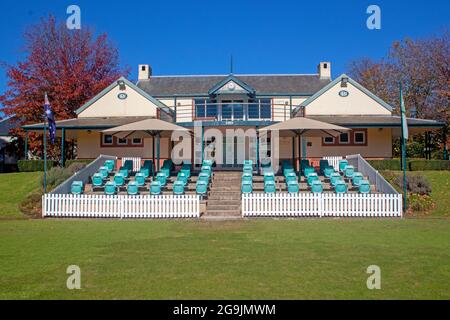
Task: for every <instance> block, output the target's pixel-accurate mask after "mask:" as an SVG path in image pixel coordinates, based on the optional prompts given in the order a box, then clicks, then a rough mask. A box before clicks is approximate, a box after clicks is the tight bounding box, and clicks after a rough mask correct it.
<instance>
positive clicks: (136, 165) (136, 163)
mask: <svg viewBox="0 0 450 320" xmlns="http://www.w3.org/2000/svg"><path fill="white" fill-rule="evenodd" d="M127 160H131V161H133V172H139V170H141V158H140V157H123V158H122V166H123V164H124V163H125V161H127Z"/></svg>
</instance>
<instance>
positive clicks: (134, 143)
mask: <svg viewBox="0 0 450 320" xmlns="http://www.w3.org/2000/svg"><path fill="white" fill-rule="evenodd" d="M134 139H139V142H134ZM131 144H133V145H138V144H142V138H133V139H131Z"/></svg>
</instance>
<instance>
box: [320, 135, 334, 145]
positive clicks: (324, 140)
mask: <svg viewBox="0 0 450 320" xmlns="http://www.w3.org/2000/svg"><path fill="white" fill-rule="evenodd" d="M327 138H331V139H333V141H331V142H327V140H326V139H327ZM335 143H336V138H335V137H323V144H335Z"/></svg>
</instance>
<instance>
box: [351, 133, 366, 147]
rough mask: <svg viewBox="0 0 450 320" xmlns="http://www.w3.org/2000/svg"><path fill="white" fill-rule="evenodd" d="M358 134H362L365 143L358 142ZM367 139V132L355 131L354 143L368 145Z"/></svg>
mask: <svg viewBox="0 0 450 320" xmlns="http://www.w3.org/2000/svg"><path fill="white" fill-rule="evenodd" d="M357 133H362V134H363V138H364V139H363V141H362V142H358V141H356V134H357ZM366 139H367V137H366V132H365V131H363V130H357V131H353V143H354V144H366Z"/></svg>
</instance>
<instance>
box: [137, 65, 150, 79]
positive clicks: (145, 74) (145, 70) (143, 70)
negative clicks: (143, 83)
mask: <svg viewBox="0 0 450 320" xmlns="http://www.w3.org/2000/svg"><path fill="white" fill-rule="evenodd" d="M151 76H152V67H150V65H148V64H140V65H139V70H138V80H147V79H150V77H151Z"/></svg>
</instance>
